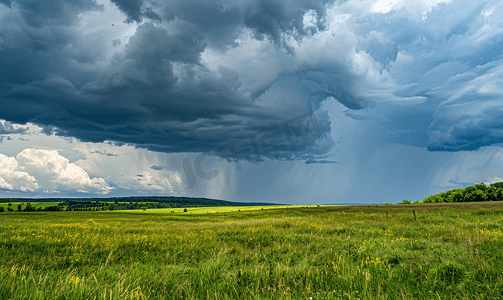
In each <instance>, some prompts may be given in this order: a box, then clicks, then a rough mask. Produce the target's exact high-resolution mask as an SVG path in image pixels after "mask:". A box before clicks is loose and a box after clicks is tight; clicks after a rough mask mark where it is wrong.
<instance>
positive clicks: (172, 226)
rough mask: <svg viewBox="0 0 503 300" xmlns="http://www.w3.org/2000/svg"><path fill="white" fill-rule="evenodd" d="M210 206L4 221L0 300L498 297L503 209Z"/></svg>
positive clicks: (5, 217)
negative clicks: (208, 207)
mask: <svg viewBox="0 0 503 300" xmlns="http://www.w3.org/2000/svg"><path fill="white" fill-rule="evenodd" d="M226 208H231V209H235V208H234V207H226ZM272 208H274V209H272ZM211 209H212V210H215V211H216V210H218V211H219V213H216V212H215V213H210V214H208V213H207V211H208V209H207V208H204V209H200V211H198V210H196V209H195V208H188V212H187V213H183V212H177V213H171V210H173V209H165V210H147V211H134V212H133V211H127V212H122V211H121V212H118V211H114V212H30V213H28V212H25V213H16V212H10V213H7V212H5V213H1V214H0V257H1V261H2V264H1V265H0V299H311V298H312V299H501V298H502V292H503V255H502V249H503V231H502V226H503V203H496V202H493V203H477V204H472V203H461V204H455V205H448V204H438V205H434V204H430V205H403V206H401V205H393V206H379V207H370V208H369V207H355V206H343V207H336V206H327V207H325V206H322V207H309V208H305V207H293V208H285V207H271V209H265V208H264V210H260V207H259V210H250V211H246V209H245V208H243V209H241V211H227V212H225V213H224V209H225V208H211ZM237 209H238V210H239V209H240V208H237ZM412 209H414V210H415V212H416V216H417V221H416V220H415V219H414V215H413V213H412ZM182 211H183V209H182ZM190 212H192V214H190ZM220 212H222V213H220Z"/></svg>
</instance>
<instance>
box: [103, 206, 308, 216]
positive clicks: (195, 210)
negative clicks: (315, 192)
mask: <svg viewBox="0 0 503 300" xmlns="http://www.w3.org/2000/svg"><path fill="white" fill-rule="evenodd" d="M306 207H307V208H309V207H316V205H271V206H220V207H186V208H182V207H177V208H158V209H147V210H145V211H144V210H141V209H135V210H118V211H113V213H142V214H143V213H145V212H148V213H149V214H170V213H172V212H173V213H175V214H185V215H187V214H189V215H190V214H194V215H201V214H215V213H230V212H235V213H238V212H241V211H242V212H245V211H253V210H262V209H264V210H266V209H278V208H280V209H286V208H306ZM185 209H187V212H184V210H185Z"/></svg>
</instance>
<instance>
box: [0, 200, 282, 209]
mask: <svg viewBox="0 0 503 300" xmlns="http://www.w3.org/2000/svg"><path fill="white" fill-rule="evenodd" d="M0 202H4V203H5V202H9V203H12V202H28V203H29V202H61V203H59V209H55V210H61V209H63V207H66V210H123V209H152V208H176V207H211V206H267V205H278V204H274V203H258V202H231V201H225V200H215V199H208V198H190V197H155V196H150V197H114V198H78V199H76V198H41V199H26V198H0ZM39 210H40V209H39ZM23 211H35V209H32V208H31V206H28V207H27V208H26V209H24V210H23Z"/></svg>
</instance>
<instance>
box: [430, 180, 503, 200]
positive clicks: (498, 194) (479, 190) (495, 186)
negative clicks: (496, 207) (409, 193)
mask: <svg viewBox="0 0 503 300" xmlns="http://www.w3.org/2000/svg"><path fill="white" fill-rule="evenodd" d="M479 201H503V182H497V183H492V184H491V185H489V186H487V185H485V184H483V183H479V184H476V185H472V186H467V187H466V188H460V189H453V190H449V191H447V192H444V193H440V194H435V195H431V196H428V197H426V198H424V199H423V203H454V202H479Z"/></svg>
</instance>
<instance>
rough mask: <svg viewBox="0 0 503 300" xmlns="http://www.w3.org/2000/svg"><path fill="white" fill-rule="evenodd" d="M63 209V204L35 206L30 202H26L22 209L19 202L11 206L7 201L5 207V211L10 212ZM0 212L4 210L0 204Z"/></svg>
mask: <svg viewBox="0 0 503 300" xmlns="http://www.w3.org/2000/svg"><path fill="white" fill-rule="evenodd" d="M62 210H64V207H63V206H60V205H54V206H46V207H44V208H42V207H41V206H39V207H35V206H33V205H31V203H28V204H27V205H26V207H25V208H24V209H23V206H22V205H21V204H18V205H17V206H14V208H13V207H12V203H9V205H8V207H7V211H10V212H14V211H17V212H30V211H62ZM0 212H5V208H4V207H3V206H0Z"/></svg>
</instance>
